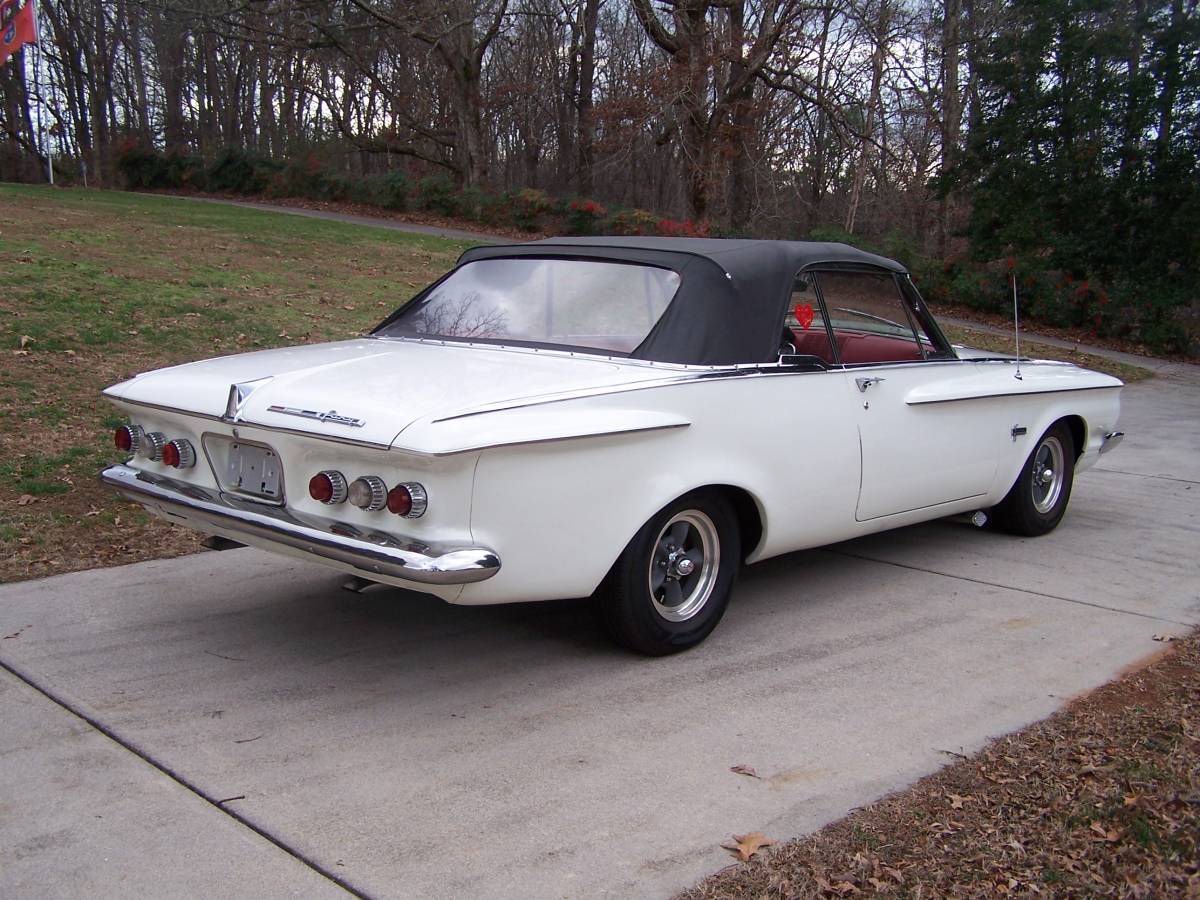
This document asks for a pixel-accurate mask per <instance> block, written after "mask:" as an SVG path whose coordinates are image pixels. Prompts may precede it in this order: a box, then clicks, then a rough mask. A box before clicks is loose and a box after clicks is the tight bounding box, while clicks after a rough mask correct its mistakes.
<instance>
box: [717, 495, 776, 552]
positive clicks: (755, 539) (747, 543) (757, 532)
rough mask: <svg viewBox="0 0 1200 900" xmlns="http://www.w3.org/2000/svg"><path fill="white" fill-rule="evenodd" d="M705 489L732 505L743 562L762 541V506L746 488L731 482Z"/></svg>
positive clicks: (763, 529) (763, 528)
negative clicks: (739, 534) (739, 535)
mask: <svg viewBox="0 0 1200 900" xmlns="http://www.w3.org/2000/svg"><path fill="white" fill-rule="evenodd" d="M705 489H707V490H713V491H716V492H717V493H719V494H721V495H722V496H723V497H725V499H726V500H728V501H729V502H730V504H731V505H732V506H733V511H734V512H735V513H736V514H737V521H738V531H739V532H740V533H741V538H742V561H743V562H745V560H746V557H748V556H750V554H752V553H753V552H754V551H755V550H757V549H758V545H759V544H760V543H762V538H763V532H764V531H765V530H766V529H765V527H764V523H763V519H764V516H763V511H762V506H761V505H760V504H759V502H758V500H757V499H755V497H754V495H753V494H751V493H750V492H749V491H748V490H746V489H745V488H742V487H737V486H735V485H732V484H713V485H708V486H707V487H706V488H705Z"/></svg>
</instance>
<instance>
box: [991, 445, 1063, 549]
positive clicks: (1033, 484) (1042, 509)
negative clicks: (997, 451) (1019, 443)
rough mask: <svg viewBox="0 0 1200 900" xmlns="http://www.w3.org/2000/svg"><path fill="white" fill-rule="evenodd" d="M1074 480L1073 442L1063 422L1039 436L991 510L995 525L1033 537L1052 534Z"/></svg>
mask: <svg viewBox="0 0 1200 900" xmlns="http://www.w3.org/2000/svg"><path fill="white" fill-rule="evenodd" d="M1074 481H1075V439H1074V438H1073V437H1072V435H1071V429H1069V428H1068V427H1067V426H1066V424H1065V423H1063V422H1056V423H1055V424H1054V425H1052V426H1051V427H1050V429H1049V430H1048V431H1047V432H1046V433H1045V434H1043V435H1042V437H1041V440H1039V441H1038V443H1037V446H1036V447H1034V448H1033V452H1032V453H1030V454H1029V458H1028V459H1026V460H1025V465H1024V467H1022V469H1021V474H1020V475H1018V476H1017V480H1016V482H1015V483H1014V484H1013V486H1012V489H1011V490H1010V491H1009V492H1008V494H1007V495H1006V496H1005V497H1004V499H1003V500H1001V501H1000V502H999V503H998V504H997V505H996V506H995V507H993V508H992V510H991V516H992V521H993V522H995V524H996V526H997V527H999V528H1001V529H1002V530H1004V531H1007V532H1009V533H1011V534H1020V535H1025V536H1028V537H1036V536H1037V535H1040V534H1046V533H1047V532H1050V531H1053V530H1054V529H1055V528H1056V527H1057V526H1058V523H1059V522H1060V521H1062V517H1063V515H1064V514H1065V513H1066V511H1067V503H1068V501H1070V499H1071V487H1072V485H1073V484H1074Z"/></svg>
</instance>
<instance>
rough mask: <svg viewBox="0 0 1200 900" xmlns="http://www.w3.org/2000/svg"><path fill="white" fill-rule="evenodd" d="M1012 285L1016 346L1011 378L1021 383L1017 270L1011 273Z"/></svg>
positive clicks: (1019, 309)
mask: <svg viewBox="0 0 1200 900" xmlns="http://www.w3.org/2000/svg"><path fill="white" fill-rule="evenodd" d="M1012 285H1013V338H1014V339H1015V341H1016V344H1017V371H1016V373H1014V375H1013V378H1015V379H1017V381H1021V380H1022V379H1021V308H1020V306H1019V305H1018V303H1017V270H1016V269H1013V271H1012Z"/></svg>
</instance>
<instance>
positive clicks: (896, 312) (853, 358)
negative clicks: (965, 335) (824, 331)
mask: <svg viewBox="0 0 1200 900" xmlns="http://www.w3.org/2000/svg"><path fill="white" fill-rule="evenodd" d="M817 278H818V279H819V281H820V285H821V295H822V296H823V297H824V298H825V306H826V309H828V310H829V324H830V325H831V326H832V327H833V336H834V339H835V340H836V341H837V344H838V351H839V353H840V355H841V359H842V362H843V363H844V364H846V365H855V364H862V363H879V362H905V361H909V360H919V359H924V358H925V357H926V355H927V353H929V352H931V351H932V349H933V343H932V341H931V340H930V339H929V337H928V335H924V334H923V335H922V339H921V340H918V338H917V334H916V333H915V332H914V331H913V324H912V320H911V318H910V317H909V314H908V312H907V311H906V309H905V306H904V299H903V298H902V297H901V295H900V290H899V288H898V287H897V286H896V280H895V279H894V278H893V277H892V276H891V275H890V274H875V273H872V272H820V273H818V274H817Z"/></svg>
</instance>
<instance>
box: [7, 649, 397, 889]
mask: <svg viewBox="0 0 1200 900" xmlns="http://www.w3.org/2000/svg"><path fill="white" fill-rule="evenodd" d="M0 669H3V670H4V671H5V672H8V673H9V674H10V675H12V676H13V677H14V678H16V679H17V680H18V681H20V682H22V683H23V684H25V685H28V686H29V687H30V688H32V689H33V690H35V691H37V692H38V693H39V694H41V695H42V696H43V697H45V698H46V699H47V700H49V701H50V702H51V703H53V704H55V705H56V706H58V707H59V708H60V709H62V710H64V711H66V712H68V713H70V714H71V715H72V716H74V717H75V718H77V719H79V720H80V721H82V722H85V723H86V724H87V725H89V726H90V727H92V728H93V729H95V730H96V731H98V732H99V733H100V734H102V735H104V736H105V737H106V738H108V739H109V740H110V741H112V742H113V743H114V744H116V745H117V746H119V747H121V748H122V749H124V750H127V751H128V752H129V753H132V754H133V755H134V756H136V757H137V758H138V759H140V760H142V762H144V763H146V764H147V765H149V766H151V767H153V768H154V769H157V770H158V771H159V772H161V773H162V774H163V775H165V776H166V777H167V778H170V779H171V780H172V781H174V782H175V783H176V784H178V785H179V786H180V787H182V788H184V789H185V790H187V791H190V792H191V793H193V794H195V795H196V796H197V797H199V798H200V799H201V800H203V801H204V802H206V803H207V804H209V806H211V807H213V809H216V810H218V811H220V812H221V813H223V814H224V815H226V816H228V817H229V818H231V819H233V820H234V821H235V822H237V823H238V824H239V825H242V826H244V827H245V828H248V829H250V830H251V831H253V832H254V833H255V834H257V835H258V836H259V837H261V838H263V839H264V840H266V841H268V842H269V843H271V844H273V845H274V846H276V847H278V848H279V849H280V850H282V851H283V852H284V853H286V854H287V855H288V856H290V857H292V858H293V859H295V860H296V861H297V862H299V863H301V864H302V865H304V866H307V867H308V868H309V869H311V870H313V871H314V872H316V873H317V874H318V875H320V876H322V877H323V878H326V879H328V880H329V881H331V882H333V883H334V884H336V885H337V886H338V887H340V888H341V889H342V890H344V891H346V892H347V893H348V894H350V895H351V896H354V897H359V898H361V900H373V898H372V897H371V895H370V894H367V893H366V892H364V891H363V890H361V889H359V888H357V887H355V886H354V885H352V884H351V883H350V882H349V881H347V880H346V879H345V878H344V877H342V876H340V875H338V874H337V873H335V872H331V871H329V870H328V869H327V868H325V867H324V866H322V865H321V864H320V863H319V862H317V861H316V860H314V859H312V858H310V857H308V856H306V855H305V854H303V853H302V852H300V851H299V850H296V849H295V848H293V847H290V846H289V845H288V844H287V843H285V842H284V841H283V840H282V839H281V838H278V837H276V836H275V835H273V834H271V833H270V832H269V831H267V830H266V829H264V828H262V827H261V826H259V825H256V824H255V823H253V822H251V821H250V820H249V819H247V818H246V817H245V816H243V815H239V814H238V813H237V812H235V811H234V810H232V809H230V808H229V807H227V806H224V805H222V804H225V803H228V802H229V800H232V799H239V798H232V797H231V798H227V799H225V800H217V799H215V798H214V797H213V796H212V795H210V794H208V793H206V792H205V791H204V789H203V788H201V787H200V786H199V785H197V784H195V783H193V782H192V781H191V780H190V779H188V778H187V777H185V776H184V775H181V774H180V773H179V772H176V771H175V770H174V769H172V768H171V767H170V766H168V765H167V764H166V763H164V762H162V761H161V760H158V759H156V758H155V757H154V756H152V755H150V754H149V753H147V752H145V751H144V750H142V749H141V748H139V747H138V746H137V745H136V744H134V743H131V742H130V741H128V740H126V739H125V738H123V737H121V735H119V734H118V733H117V732H115V731H114V730H113V729H111V728H109V727H108V726H107V725H105V724H104V723H103V722H100V721H99V720H97V719H96V718H95V717H93V716H91V715H89V714H88V713H86V712H84V711H83V710H82V709H79V708H78V707H76V706H75V705H74V704H73V703H71V702H70V701H69V700H67V699H66V698H65V697H61V696H59V695H58V694H57V693H56V692H54V691H53V690H51V689H50V688H48V687H46V686H44V685H42V684H40V683H39V682H38V680H37V679H36V678H34V677H33V676H32V675H30V674H29V673H27V672H24V671H22V670H21V669H19V668H17V667H16V666H14V665H13V664H12V663H10V662H8V661H6V660H4V659H3V658H0Z"/></svg>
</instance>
